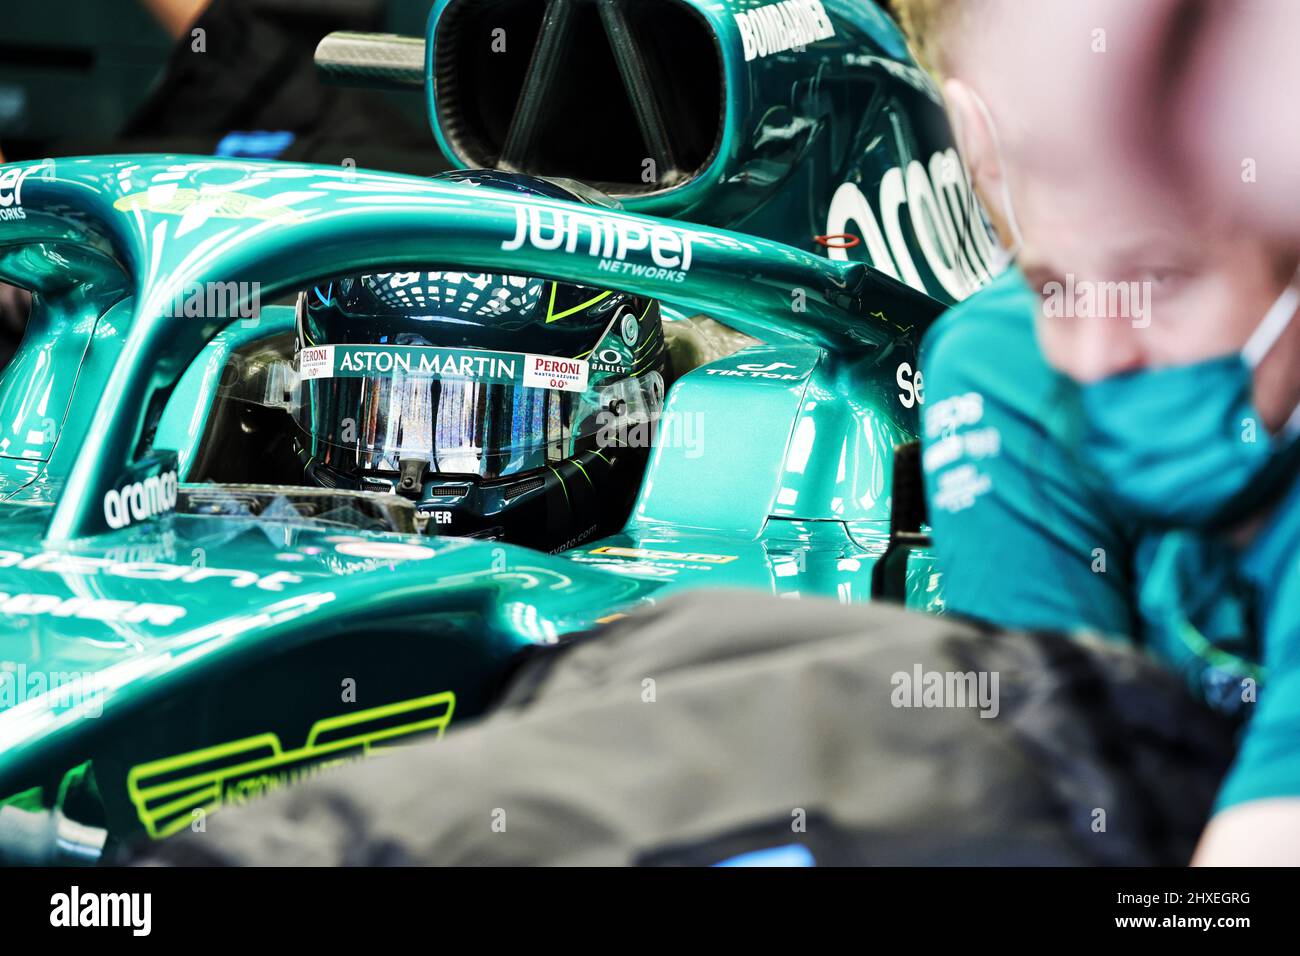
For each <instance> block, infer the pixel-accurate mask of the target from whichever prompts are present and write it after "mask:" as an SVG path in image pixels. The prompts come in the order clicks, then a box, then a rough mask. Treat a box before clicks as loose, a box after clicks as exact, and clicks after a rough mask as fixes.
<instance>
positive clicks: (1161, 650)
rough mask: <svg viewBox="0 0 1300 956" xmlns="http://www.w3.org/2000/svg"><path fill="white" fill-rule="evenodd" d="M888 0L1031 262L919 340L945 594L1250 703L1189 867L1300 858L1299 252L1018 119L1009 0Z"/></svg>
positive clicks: (1238, 707)
mask: <svg viewBox="0 0 1300 956" xmlns="http://www.w3.org/2000/svg"><path fill="white" fill-rule="evenodd" d="M898 7H899V13H900V17H901V19H902V22H903V24H904V27H905V29H907V31H908V33H909V35H910V36H911V38H912V40H913V43H914V44H915V45H916V47H917V49H918V52H919V53H920V55H921V57H922V58H923V59H925V60H926V61H928V65H929V66H930V68H931V69H932V70H933V71H935V72H936V73H938V74H939V75H940V77H941V79H942V83H943V92H944V96H945V99H946V101H947V105H948V108H949V112H950V116H951V117H952V120H953V126H954V129H955V131H956V133H957V137H958V140H959V147H960V149H961V152H962V155H963V157H964V158H965V160H966V162H967V163H968V166H969V169H970V173H971V176H972V179H973V182H974V185H975V189H976V192H977V193H978V195H979V196H980V198H981V199H982V200H983V202H984V204H985V206H986V207H987V208H988V210H989V214H988V215H989V220H990V223H991V225H992V226H993V228H994V230H995V232H997V234H998V236H999V238H1000V240H1001V241H1002V243H1003V245H1004V251H1005V255H1006V258H1007V259H1008V260H1010V259H1011V258H1012V257H1014V258H1015V259H1016V260H1018V262H1019V264H1020V266H1019V268H1007V269H1006V270H1005V271H1003V272H1002V273H1001V274H1000V275H999V276H998V278H997V279H996V280H995V281H994V282H993V283H992V284H991V285H990V286H989V287H988V288H986V289H984V290H982V291H981V292H979V293H977V294H976V295H974V296H972V297H971V298H970V299H967V300H966V301H965V302H963V303H961V304H960V305H958V306H957V307H955V308H954V309H952V310H951V311H950V312H949V313H948V314H947V315H945V316H944V317H943V318H942V319H941V320H940V321H939V322H937V323H936V324H935V326H934V327H933V328H932V329H931V330H930V332H929V333H928V335H927V338H926V341H925V344H924V347H923V354H922V364H923V366H924V369H925V376H926V379H927V382H926V384H927V402H928V404H927V407H926V413H925V425H924V429H923V441H924V444H925V451H924V460H923V467H924V470H925V475H926V484H927V496H928V498H929V503H930V516H931V521H932V524H933V530H934V539H935V547H936V550H937V551H938V554H939V556H940V559H941V562H942V566H943V567H944V568H945V569H946V574H945V588H946V591H947V595H946V597H947V601H948V606H949V608H950V609H952V610H953V611H956V612H958V613H961V614H965V615H968V616H971V617H975V618H980V619H983V620H985V621H989V622H992V623H994V624H997V625H1002V626H1009V627H1032V628H1046V629H1053V630H1064V631H1078V630H1085V629H1087V630H1097V631H1102V632H1104V633H1108V634H1112V635H1116V636H1119V637H1128V638H1131V639H1133V640H1134V641H1136V642H1138V643H1139V644H1141V645H1142V646H1145V647H1146V648H1147V649H1148V650H1149V651H1150V652H1151V653H1152V654H1153V655H1155V656H1156V657H1157V658H1158V659H1160V660H1162V661H1163V662H1165V663H1166V664H1167V665H1169V666H1170V667H1171V668H1173V669H1174V670H1176V671H1178V672H1179V673H1181V674H1182V675H1183V676H1184V677H1185V678H1186V679H1187V681H1188V682H1189V684H1190V685H1191V687H1192V689H1193V690H1194V691H1196V692H1198V693H1200V694H1201V695H1203V696H1204V697H1205V699H1206V700H1207V701H1208V702H1209V703H1210V704H1212V705H1213V706H1216V707H1218V708H1219V709H1222V710H1226V711H1229V712H1234V711H1235V712H1236V713H1238V714H1239V715H1240V716H1241V717H1242V718H1243V719H1244V718H1249V720H1250V723H1249V725H1248V727H1247V730H1246V732H1245V734H1244V737H1243V743H1242V746H1241V749H1240V751H1239V753H1238V757H1237V760H1236V763H1235V765H1234V767H1233V770H1232V771H1231V772H1230V774H1229V776H1228V778H1227V780H1226V781H1225V783H1224V785H1223V788H1222V790H1221V791H1220V795H1219V798H1218V801H1217V810H1216V815H1215V817H1214V819H1213V820H1212V821H1211V824H1210V826H1209V827H1208V828H1207V831H1206V833H1205V835H1204V837H1203V839H1202V844H1201V848H1200V850H1199V851H1198V854H1197V859H1196V862H1199V863H1209V864H1216V863H1225V862H1236V863H1246V862H1283V861H1285V862H1290V863H1296V862H1300V849H1298V848H1300V800H1297V799H1296V798H1300V753H1297V751H1296V746H1295V745H1296V742H1297V741H1300V606H1297V604H1296V602H1295V600H1294V599H1292V600H1290V601H1288V600H1287V597H1288V595H1293V594H1295V593H1297V588H1300V566H1298V565H1297V563H1296V562H1295V560H1294V555H1295V554H1296V553H1297V551H1298V550H1300V481H1297V475H1300V436H1298V435H1297V432H1298V431H1300V413H1297V411H1296V408H1297V404H1300V379H1298V378H1297V376H1296V375H1295V374H1294V370H1295V369H1296V368H1297V367H1300V321H1296V320H1295V318H1294V316H1295V312H1296V308H1297V305H1298V304H1300V294H1298V293H1297V282H1296V279H1295V278H1294V276H1295V274H1296V261H1295V257H1294V255H1293V254H1289V253H1287V252H1284V251H1280V250H1278V249H1276V248H1275V247H1273V246H1271V245H1269V244H1268V243H1267V242H1266V241H1264V240H1261V239H1258V238H1255V237H1252V236H1249V235H1244V234H1242V233H1240V232H1238V231H1235V230H1233V229H1232V228H1231V227H1229V226H1228V225H1227V224H1226V223H1224V222H1223V221H1221V220H1218V219H1217V218H1216V217H1214V216H1212V215H1210V214H1209V213H1207V212H1206V211H1205V210H1201V209H1196V208H1191V207H1186V206H1182V207H1180V206H1179V205H1178V204H1174V203H1168V204H1164V205H1159V204H1157V203H1155V202H1153V200H1152V197H1151V196H1150V195H1147V194H1145V193H1141V188H1142V187H1141V185H1140V184H1139V182H1138V181H1136V180H1133V179H1131V178H1126V177H1125V176H1123V175H1122V174H1117V172H1116V171H1115V170H1114V168H1113V166H1112V165H1111V164H1107V163H1098V162H1095V161H1093V160H1095V156H1094V155H1093V152H1094V151H1095V150H1096V148H1097V146H1098V145H1099V144H1097V143H1095V142H1089V143H1087V144H1086V146H1081V145H1080V144H1079V143H1078V142H1077V140H1078V139H1079V134H1078V131H1075V135H1074V138H1073V139H1072V141H1071V142H1069V143H1066V142H1059V143H1044V142H1042V139H1041V134H1040V129H1039V127H1038V126H1036V125H1034V124H1033V123H1032V120H1031V119H1030V120H1027V119H1026V117H1025V116H1023V115H1020V116H1019V119H1020V120H1021V122H1020V123H1019V124H1017V123H1016V120H1017V114H1018V113H1020V112H1021V110H1020V108H1019V107H1020V102H1021V101H1022V100H1023V99H1025V96H1024V93H1023V91H1017V90H1013V89H1009V88H1008V85H1007V83H1006V82H1005V80H1004V79H1002V78H1001V77H999V75H998V69H997V64H998V63H999V62H1000V59H1001V56H1002V55H1003V54H1005V53H1006V52H1007V51H1008V50H1012V49H1014V45H1015V44H1016V43H1018V42H1024V38H1023V37H1021V36H1020V35H1019V33H1018V31H1017V24H1016V20H1017V14H1016V12H1015V9H1014V6H1013V5H1011V4H1004V3H1003V2H1002V0H986V2H981V3H974V2H963V0H950V2H943V0H905V2H900V3H899V4H898ZM1035 42H1046V41H1044V40H1043V38H1041V37H1039V38H1035ZM1043 108H1044V109H1047V108H1050V104H1044V105H1043ZM1030 128H1033V129H1034V135H1035V137H1037V142H1035V143H1034V144H1033V145H1034V149H1033V150H1030V149H1028V148H1027V146H1028V144H1029V142H1030V136H1029V132H1028V131H1029V129H1030ZM1100 145H1101V147H1102V149H1103V151H1104V149H1105V146H1106V144H1104V143H1102V144H1100ZM1031 154H1032V155H1033V156H1035V157H1041V156H1043V155H1044V154H1048V155H1050V156H1052V157H1053V161H1052V162H1051V163H1043V162H1041V161H1039V160H1035V161H1031V160H1029V159H1027V156H1029V155H1031ZM1265 677H1267V686H1263V685H1264V682H1265Z"/></svg>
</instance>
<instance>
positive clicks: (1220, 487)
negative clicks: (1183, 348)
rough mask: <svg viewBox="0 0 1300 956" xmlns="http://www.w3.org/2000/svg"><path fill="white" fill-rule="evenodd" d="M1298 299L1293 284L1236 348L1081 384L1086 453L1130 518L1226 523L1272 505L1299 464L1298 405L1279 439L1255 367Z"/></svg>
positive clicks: (1299, 292) (1086, 462)
mask: <svg viewBox="0 0 1300 956" xmlns="http://www.w3.org/2000/svg"><path fill="white" fill-rule="evenodd" d="M1298 279H1300V277H1298ZM1297 305H1300V288H1298V287H1297V280H1293V282H1292V284H1291V286H1289V287H1288V288H1287V290H1286V291H1285V292H1283V293H1282V295H1281V297H1280V298H1279V299H1278V300H1277V302H1276V303H1274V305H1273V307H1272V308H1271V309H1269V311H1268V314H1267V315H1266V316H1265V317H1264V319H1263V321H1262V322H1260V324H1259V328H1257V329H1256V330H1255V332H1254V334H1253V335H1252V336H1251V338H1250V341H1249V342H1247V343H1246V346H1245V347H1244V348H1243V349H1242V351H1241V352H1240V353H1238V354H1232V355H1225V356H1221V357H1219V358H1213V359H1207V360H1205V361H1202V362H1195V363H1193V364H1191V365H1177V366H1169V367H1165V368H1149V369H1139V370H1137V371H1134V372H1127V373H1124V374H1122V375H1115V376H1112V377H1110V378H1105V379H1101V380H1100V381H1097V382H1092V383H1088V384H1084V385H1081V386H1080V390H1079V399H1080V402H1081V411H1082V418H1083V431H1082V435H1081V436H1080V443H1079V444H1080V457H1081V458H1082V461H1083V463H1084V465H1085V466H1086V467H1088V468H1090V469H1091V470H1093V471H1094V472H1095V473H1096V475H1097V477H1098V478H1099V479H1100V481H1101V482H1102V484H1103V487H1105V488H1106V489H1107V490H1108V491H1109V493H1110V494H1111V495H1112V496H1113V498H1114V500H1115V501H1116V503H1117V504H1118V505H1119V508H1120V510H1121V511H1122V512H1123V513H1124V514H1125V515H1126V516H1127V517H1130V518H1133V519H1135V520H1140V521H1145V522H1151V523H1156V524H1160V525H1166V526H1171V527H1182V528H1212V527H1222V526H1226V525H1230V524H1232V523H1234V522H1237V521H1240V520H1242V519H1244V518H1247V517H1249V516H1250V515H1252V514H1253V513H1255V512H1256V511H1258V510H1259V509H1261V508H1263V507H1265V506H1267V505H1268V504H1269V503H1270V502H1271V501H1272V499H1273V496H1274V495H1276V494H1277V493H1278V492H1279V491H1281V490H1282V489H1283V488H1284V487H1285V485H1286V482H1287V480H1288V479H1289V478H1291V477H1293V476H1294V475H1295V474H1296V473H1297V470H1300V409H1297V410H1296V412H1295V414H1293V415H1292V416H1291V420H1290V421H1289V422H1287V424H1286V426H1285V427H1284V428H1283V429H1282V431H1281V433H1280V434H1279V435H1277V436H1273V435H1270V434H1269V433H1268V431H1267V430H1266V429H1265V428H1264V426H1263V424H1262V419H1261V418H1260V415H1259V411H1258V410H1257V409H1256V407H1255V402H1254V398H1253V386H1254V375H1253V373H1254V370H1255V368H1256V366H1258V365H1259V363H1260V362H1261V361H1263V358H1264V356H1265V355H1267V354H1268V352H1269V350H1270V349H1272V348H1273V346H1274V344H1276V342H1277V340H1278V338H1279V337H1280V336H1281V335H1282V333H1283V332H1284V331H1285V330H1286V327H1287V326H1288V325H1289V324H1290V322H1291V319H1292V316H1294V315H1295V312H1296V307H1297Z"/></svg>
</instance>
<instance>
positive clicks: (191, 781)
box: [126, 691, 456, 840]
mask: <svg viewBox="0 0 1300 956" xmlns="http://www.w3.org/2000/svg"><path fill="white" fill-rule="evenodd" d="M455 709H456V695H455V694H454V693H453V692H451V691H443V692H442V693H440V694H432V695H430V696H428V697H418V698H416V699H415V700H406V701H401V702H399V703H396V704H386V705H384V706H383V707H374V708H371V709H370V710H363V711H359V712H357V713H355V714H342V715H340V716H337V717H326V718H325V719H323V720H318V721H317V722H316V723H314V724H312V728H311V731H310V733H308V734H307V742H306V743H305V744H304V745H303V746H302V747H300V748H298V749H296V750H285V749H284V747H283V746H282V745H281V743H280V738H279V737H278V736H276V735H275V734H270V733H267V734H257V735H255V736H253V737H245V738H244V739H243V740H232V741H231V742H230V743H225V744H217V745H216V746H213V747H205V748H204V749H202V750H195V751H192V752H190V753H186V754H180V755H178V756H175V757H164V758H162V759H161V760H152V761H150V762H149V763H142V764H140V765H139V766H136V767H132V768H131V771H130V773H128V774H127V778H126V788H127V793H128V794H130V797H131V802H132V803H134V804H135V808H136V812H137V813H138V814H139V815H140V822H141V823H143V824H144V828H145V831H146V832H147V833H148V834H149V836H151V837H153V838H154V839H155V840H159V839H162V838H163V837H167V836H171V835H172V834H173V833H176V832H178V831H180V830H183V829H185V827H187V826H189V825H190V822H191V820H193V818H194V811H195V810H202V811H204V812H205V813H206V812H209V811H212V810H215V809H217V808H218V807H219V806H221V805H222V804H226V803H243V802H244V801H245V800H248V799H249V798H251V797H255V796H258V795H260V794H264V793H269V792H270V791H272V790H278V789H279V788H281V787H284V786H288V785H289V784H291V783H294V782H295V781H298V780H301V779H304V778H305V777H308V776H311V775H312V774H315V773H317V772H319V771H320V770H323V769H325V767H327V766H335V765H337V764H339V763H343V762H345V761H347V760H353V759H357V758H360V757H366V756H369V755H370V754H373V753H378V752H381V751H382V750H383V749H385V748H384V747H383V744H385V743H390V742H392V741H394V740H396V739H398V738H401V737H409V736H411V735H413V734H421V733H427V732H430V731H436V734H435V736H436V737H441V736H442V732H443V731H444V730H446V729H447V725H448V724H449V723H451V717H452V713H453V712H454V711H455Z"/></svg>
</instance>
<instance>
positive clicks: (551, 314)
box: [546, 282, 614, 325]
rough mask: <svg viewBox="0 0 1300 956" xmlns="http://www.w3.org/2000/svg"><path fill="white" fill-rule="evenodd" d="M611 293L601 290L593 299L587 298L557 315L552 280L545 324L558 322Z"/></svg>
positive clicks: (611, 293) (587, 307)
mask: <svg viewBox="0 0 1300 956" xmlns="http://www.w3.org/2000/svg"><path fill="white" fill-rule="evenodd" d="M613 294H614V293H613V292H602V293H601V294H600V295H598V296H596V297H595V298H594V299H588V300H587V301H586V302H584V303H582V304H581V305H575V306H574V307H573V308H572V309H569V310H568V311H566V312H561V313H560V314H559V315H556V314H555V283H554V282H552V283H551V304H550V305H549V306H547V307H546V324H547V325H550V324H551V323H552V322H558V321H560V319H563V318H566V317H568V316H570V315H573V313H575V312H581V311H582V310H583V309H589V308H591V307H592V306H593V305H595V304H596V303H597V302H600V301H601V300H602V299H608V298H609V297H610V296H611V295H613Z"/></svg>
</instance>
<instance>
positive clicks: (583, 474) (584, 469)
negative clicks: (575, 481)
mask: <svg viewBox="0 0 1300 956" xmlns="http://www.w3.org/2000/svg"><path fill="white" fill-rule="evenodd" d="M570 461H572V462H573V467H574V468H576V469H578V471H580V472H582V477H584V478H586V479H587V484H589V485H591V487H593V488H595V487H596V483H595V482H594V481H592V480H591V475H589V474H587V469H586V468H583V467H582V466H581V465H580V464H578V460H577V459H576V458H571V459H570Z"/></svg>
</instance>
